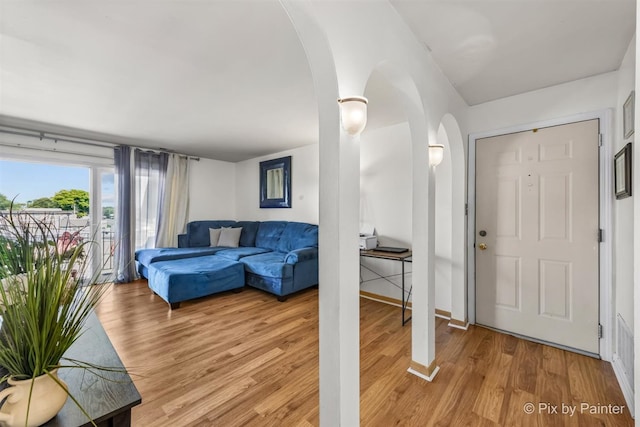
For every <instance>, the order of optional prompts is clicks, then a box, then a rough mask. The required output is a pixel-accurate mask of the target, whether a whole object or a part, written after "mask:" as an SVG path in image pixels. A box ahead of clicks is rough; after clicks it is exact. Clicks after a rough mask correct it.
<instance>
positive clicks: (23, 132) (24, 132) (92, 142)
mask: <svg viewBox="0 0 640 427" xmlns="http://www.w3.org/2000/svg"><path fill="white" fill-rule="evenodd" d="M0 127H2V128H6V129H0V133H6V134H10V135H18V136H27V137H31V138H38V139H39V140H40V141H42V140H43V139H48V140H51V141H54V142H58V141H63V142H71V143H74V144H82V145H89V146H92V147H103V148H114V147H117V146H118V145H125V144H115V143H113V142H108V141H100V140H99V139H86V138H77V137H75V136H72V135H65V134H61V133H51V132H42V131H38V130H33V129H25V128H19V127H14V126H5V125H0ZM9 129H17V130H9ZM69 138H74V139H69ZM0 145H4V146H6V147H16V146H15V145H6V144H0ZM21 147H22V148H26V147H23V146H21ZM130 147H131V148H133V149H138V150H150V151H155V152H158V151H159V152H165V153H171V154H177V155H179V156H185V157H186V158H187V159H189V160H195V161H197V162H199V161H200V157H194V156H189V155H187V154H181V153H176V152H174V151H169V150H163V149H161V148H158V149H154V148H147V147H136V146H130ZM34 149H35V148H34ZM40 150H42V151H55V152H58V153H64V152H63V151H60V150H47V149H44V148H40ZM66 154H76V155H80V154H79V153H71V152H67V153H66ZM93 157H96V156H93ZM98 157H99V156H98Z"/></svg>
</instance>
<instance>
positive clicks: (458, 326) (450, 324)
mask: <svg viewBox="0 0 640 427" xmlns="http://www.w3.org/2000/svg"><path fill="white" fill-rule="evenodd" d="M447 326H449V327H450V328H456V329H462V330H463V331H466V330H467V329H469V322H467V324H466V325H464V326H460V325H456V324H455V323H451V322H449V324H448V325H447Z"/></svg>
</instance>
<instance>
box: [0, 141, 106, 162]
mask: <svg viewBox="0 0 640 427" xmlns="http://www.w3.org/2000/svg"><path fill="white" fill-rule="evenodd" d="M0 146H1V147H11V148H22V149H25V150H34V151H47V152H49V153H62V154H71V155H73V156H85V157H86V156H89V157H93V158H95V159H108V160H113V157H107V156H96V155H94V154H91V155H89V154H87V153H78V152H74V151H66V150H58V149H48V148H42V147H25V146H24V145H16V144H6V143H4V142H0Z"/></svg>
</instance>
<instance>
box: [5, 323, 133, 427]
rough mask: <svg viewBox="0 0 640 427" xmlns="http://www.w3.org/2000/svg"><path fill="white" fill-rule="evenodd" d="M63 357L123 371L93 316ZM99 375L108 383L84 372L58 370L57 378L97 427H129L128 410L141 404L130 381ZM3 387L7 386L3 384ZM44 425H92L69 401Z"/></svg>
mask: <svg viewBox="0 0 640 427" xmlns="http://www.w3.org/2000/svg"><path fill="white" fill-rule="evenodd" d="M65 356H67V357H69V358H72V359H77V360H81V361H83V362H88V363H93V364H96V365H101V366H109V367H114V368H123V365H122V361H121V360H120V357H119V356H118V353H116V351H115V349H114V348H113V346H112V345H111V341H109V337H108V336H107V334H106V333H105V331H104V329H103V328H102V325H101V324H100V321H99V320H98V318H97V317H96V315H95V314H94V313H92V314H91V315H90V316H89V317H88V319H87V323H86V324H85V328H84V333H83V334H82V335H81V336H80V338H78V340H77V341H76V342H75V343H74V344H73V346H71V348H70V349H69V350H68V351H67V353H65ZM63 363H64V361H63ZM100 375H102V376H104V377H106V378H108V379H109V380H105V379H103V378H100V377H98V376H97V375H94V374H92V373H91V372H89V371H86V370H84V369H76V368H74V369H60V371H59V376H60V378H61V379H62V380H63V381H64V382H66V383H67V386H68V387H69V392H70V393H71V394H72V395H73V396H74V397H75V398H76V399H77V400H78V402H80V404H81V405H82V407H83V408H84V409H85V411H87V413H88V414H89V415H90V416H91V418H92V419H93V420H94V422H95V423H96V424H97V425H98V426H100V427H103V426H104V427H107V426H109V427H127V426H130V425H131V408H133V407H134V406H136V405H139V404H140V403H141V402H142V399H141V397H140V393H138V390H137V389H136V386H135V385H134V384H133V381H131V377H130V376H129V375H128V374H126V373H123V372H119V373H118V372H105V371H102V372H100ZM3 385H4V386H6V383H5V384H3ZM3 388H4V387H3ZM44 425H45V426H64V427H78V426H90V425H91V422H90V421H89V420H88V419H87V417H86V415H84V414H83V413H82V411H81V410H80V408H78V406H77V405H76V404H75V403H74V402H73V401H72V400H71V398H67V402H66V403H65V405H64V407H63V408H62V410H61V411H60V412H59V413H58V415H56V416H55V417H54V418H53V419H51V420H50V421H49V422H47V423H46V424H44Z"/></svg>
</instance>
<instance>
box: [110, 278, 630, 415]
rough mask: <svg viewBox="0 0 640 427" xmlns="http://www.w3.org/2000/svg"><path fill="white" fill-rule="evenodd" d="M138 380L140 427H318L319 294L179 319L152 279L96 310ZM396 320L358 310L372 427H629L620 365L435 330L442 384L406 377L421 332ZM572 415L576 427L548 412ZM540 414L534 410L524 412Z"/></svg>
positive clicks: (495, 337) (196, 306) (228, 297)
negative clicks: (596, 408)
mask: <svg viewBox="0 0 640 427" xmlns="http://www.w3.org/2000/svg"><path fill="white" fill-rule="evenodd" d="M97 312H98V316H99V318H100V320H101V322H102V323H103V326H104V328H105V330H106V331H107V333H108V335H109V337H110V339H111V341H112V343H113V345H114V347H115V348H116V350H117V351H118V353H119V355H120V357H121V359H122V361H123V363H124V364H125V366H127V367H128V368H129V370H130V371H131V372H132V374H133V380H134V382H135V384H136V386H137V387H138V390H139V391H140V394H141V395H142V404H141V405H140V406H138V407H136V408H134V409H133V411H132V423H133V425H134V426H143V427H146V426H154V427H156V426H178V427H181V426H222V427H228V426H260V427H263V426H279V427H280V426H301V427H309V426H318V425H319V408H318V375H319V373H318V291H317V289H310V290H307V291H304V292H301V293H299V294H296V295H293V296H291V297H290V298H289V299H288V300H287V301H286V302H283V303H281V302H278V301H277V300H276V298H275V297H274V296H272V295H269V294H267V293H264V292H262V291H259V290H256V289H251V288H247V289H245V290H244V291H243V292H241V293H239V294H234V293H231V292H228V293H227V292H225V293H221V294H219V295H214V296H211V297H208V298H200V299H197V300H194V301H188V302H185V303H183V304H182V305H181V307H180V308H179V309H177V310H169V307H168V305H167V304H166V303H165V302H164V301H162V300H161V299H160V298H159V297H158V296H156V295H153V294H152V293H151V292H150V291H149V289H148V286H147V283H146V281H144V280H141V281H137V282H133V283H130V284H125V285H117V286H112V288H111V289H110V291H109V292H108V293H107V295H106V297H105V299H104V300H103V301H102V303H101V304H100V306H99V307H98V309H97ZM400 315H401V313H400V308H398V307H393V306H389V305H385V304H382V303H379V302H375V301H371V300H368V299H364V298H362V299H361V303H360V342H361V345H360V368H361V371H360V375H361V380H360V393H361V394H360V409H361V411H360V417H361V425H362V426H367V427H370V426H373V427H375V426H381V427H386V426H391V425H396V426H420V427H422V426H456V427H457V426H474V427H475V426H491V427H493V426H555V425H557V426H582V425H606V426H631V425H633V420H632V419H631V417H630V415H629V412H628V410H626V409H625V410H624V411H623V413H622V414H618V415H615V414H602V413H596V414H591V413H589V411H588V410H587V411H582V412H580V404H581V403H588V404H592V405H608V404H612V405H625V403H624V399H623V397H622V393H621V391H620V388H619V386H618V384H617V382H616V379H615V375H614V374H613V370H612V369H611V365H610V364H608V363H605V362H602V361H600V360H596V359H592V358H589V357H586V356H582V355H578V354H574V353H568V352H566V351H563V350H558V349H555V348H551V347H547V346H544V345H541V344H536V343H531V342H528V341H523V340H520V339H518V338H514V337H512V336H509V335H504V334H500V333H498V332H495V331H490V330H488V329H485V328H481V327H476V326H471V327H470V328H469V330H468V331H463V330H459V329H455V328H450V327H448V325H447V321H446V320H443V319H440V318H438V319H436V360H437V362H438V365H439V366H440V369H441V370H440V373H439V374H438V375H437V376H436V377H435V379H434V381H433V382H432V383H429V382H426V381H424V380H422V379H420V378H418V377H416V376H414V375H411V374H409V373H408V372H407V368H408V366H409V362H410V361H411V322H409V323H408V324H407V325H406V326H404V327H403V326H402V325H401V322H400ZM563 403H564V404H565V405H571V406H572V407H575V408H576V412H575V413H574V415H573V416H570V415H567V414H564V415H563V414H561V413H558V414H555V413H552V412H549V411H544V410H542V408H544V407H543V406H540V405H541V404H548V405H556V406H558V411H561V405H562V404H563ZM529 404H531V405H533V407H534V411H533V413H531V414H528V413H526V411H525V408H528V406H525V405H529Z"/></svg>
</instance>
